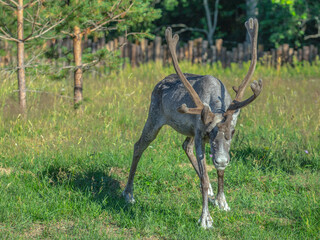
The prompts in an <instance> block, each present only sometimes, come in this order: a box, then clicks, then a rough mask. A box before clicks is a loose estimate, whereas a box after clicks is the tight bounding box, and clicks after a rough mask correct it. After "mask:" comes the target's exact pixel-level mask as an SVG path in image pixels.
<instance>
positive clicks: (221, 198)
mask: <svg viewBox="0 0 320 240" xmlns="http://www.w3.org/2000/svg"><path fill="white" fill-rule="evenodd" d="M217 173H218V194H217V197H216V199H215V204H216V205H217V206H218V207H219V208H220V209H221V210H224V211H230V208H229V206H228V203H227V200H226V197H225V195H224V192H223V176H224V170H217Z"/></svg>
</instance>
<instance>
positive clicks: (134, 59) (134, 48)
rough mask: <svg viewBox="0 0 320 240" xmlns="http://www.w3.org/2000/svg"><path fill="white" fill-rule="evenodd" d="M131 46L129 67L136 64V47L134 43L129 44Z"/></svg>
mask: <svg viewBox="0 0 320 240" xmlns="http://www.w3.org/2000/svg"><path fill="white" fill-rule="evenodd" d="M130 46H131V58H130V60H131V67H136V66H137V48H136V45H135V44H130Z"/></svg>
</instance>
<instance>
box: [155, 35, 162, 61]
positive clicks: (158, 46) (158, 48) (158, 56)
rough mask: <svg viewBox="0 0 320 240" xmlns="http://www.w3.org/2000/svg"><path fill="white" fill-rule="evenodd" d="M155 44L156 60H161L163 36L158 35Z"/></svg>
mask: <svg viewBox="0 0 320 240" xmlns="http://www.w3.org/2000/svg"><path fill="white" fill-rule="evenodd" d="M154 44H155V61H156V62H157V61H160V60H161V37H156V38H155V40H154Z"/></svg>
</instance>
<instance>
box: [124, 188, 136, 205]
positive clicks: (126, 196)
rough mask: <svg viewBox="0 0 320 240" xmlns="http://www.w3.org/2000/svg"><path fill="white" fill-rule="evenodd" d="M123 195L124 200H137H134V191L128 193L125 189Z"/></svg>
mask: <svg viewBox="0 0 320 240" xmlns="http://www.w3.org/2000/svg"><path fill="white" fill-rule="evenodd" d="M122 196H123V197H124V200H125V201H126V202H127V203H130V204H134V203H135V202H136V200H134V198H133V194H132V193H126V192H125V191H123V192H122Z"/></svg>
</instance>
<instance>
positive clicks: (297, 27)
mask: <svg viewBox="0 0 320 240" xmlns="http://www.w3.org/2000/svg"><path fill="white" fill-rule="evenodd" d="M258 7H259V16H260V19H261V24H260V25H261V28H260V29H261V35H260V36H261V39H267V40H268V42H270V43H271V44H272V45H275V46H276V47H277V46H278V45H280V44H283V43H289V44H291V45H293V46H295V47H300V46H301V45H303V44H305V40H308V41H312V39H314V38H318V37H320V27H319V12H320V2H319V1H314V0H291V1H286V0H271V1H270V0H260V1H259V4H258ZM314 43H315V44H317V43H318V44H319V42H314ZM271 44H269V45H271Z"/></svg>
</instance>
